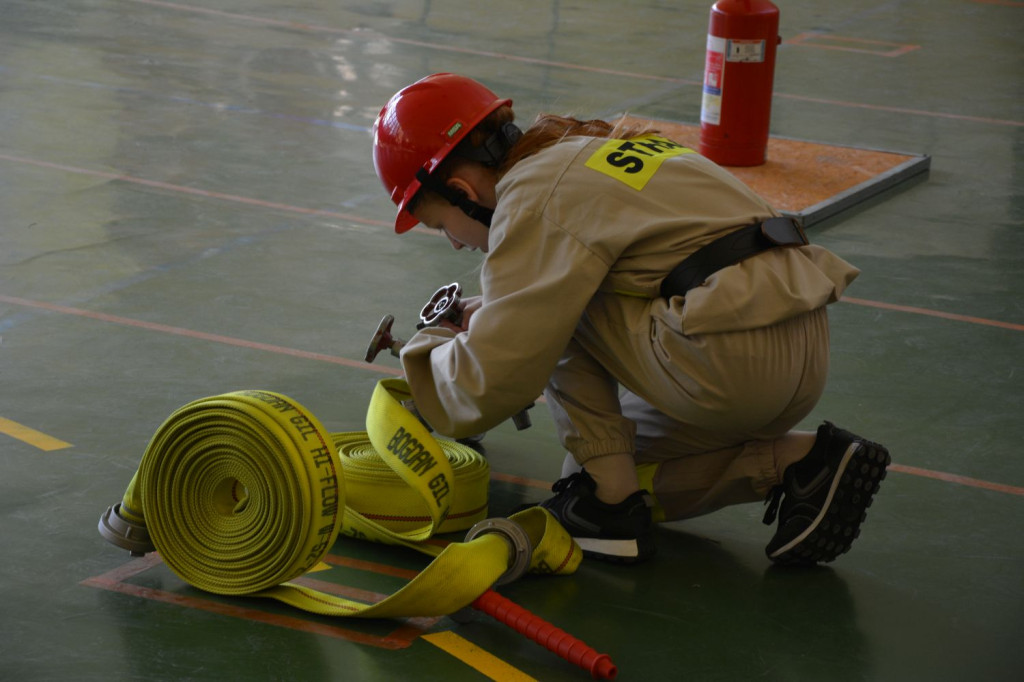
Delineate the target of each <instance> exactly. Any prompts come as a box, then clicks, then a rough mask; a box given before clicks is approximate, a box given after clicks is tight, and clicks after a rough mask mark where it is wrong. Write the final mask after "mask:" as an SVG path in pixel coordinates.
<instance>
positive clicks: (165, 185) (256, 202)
mask: <svg viewBox="0 0 1024 682" xmlns="http://www.w3.org/2000/svg"><path fill="white" fill-rule="evenodd" d="M0 159H3V160H5V161H14V162H17V163H27V164H29V165H32V166H38V167H40V168H52V169H54V170H61V171H65V172H68V173H77V174H79V175H89V176H92V177H97V178H106V179H108V180H120V181H122V182H130V183H133V184H136V185H144V186H146V187H154V188H157V189H166V190H170V191H172V192H182V193H185V194H192V195H195V196H200V197H205V198H208V199H220V200H223V201H233V202H236V203H240V204H248V205H250V206H259V207H260V208H269V209H274V210H277V211H288V212H289V213H302V214H304V215H313V216H323V217H326V218H337V219H339V220H348V221H351V222H355V223H362V224H364V225H373V226H389V225H391V223H389V222H385V221H383V220H371V219H368V218H363V217H360V216H357V215H353V214H351V213H339V212H337V211H328V210H324V209H316V208H303V207H302V206H292V205H291V204H280V203H276V202H273V201H263V200H262V199H253V198H252V197H243V196H239V195H237V194H225V193H223V192H212V191H210V190H205V189H197V188H195V187H186V186H184V185H173V184H171V183H169V182H160V181H158V180H146V179H145V178H136V177H133V176H131V175H122V174H119V173H108V172H105V171H98V170H90V169H88V168H79V167H78V166H68V165H65V164H61V163H51V162H49V161H39V160H37V159H30V158H26V157H23V156H14V155H12V154H0Z"/></svg>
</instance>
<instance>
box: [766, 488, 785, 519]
mask: <svg viewBox="0 0 1024 682" xmlns="http://www.w3.org/2000/svg"><path fill="white" fill-rule="evenodd" d="M784 490H785V488H784V486H781V485H777V486H775V487H774V488H772V489H771V490H769V491H768V497H766V498H765V500H764V503H765V505H767V506H768V509H767V510H766V511H765V513H764V518H763V519H762V520H761V522H762V523H764V525H766V526H770V525H772V524H773V523H775V517H776V516H778V514H779V504H780V503H781V502H782V493H783V491H784Z"/></svg>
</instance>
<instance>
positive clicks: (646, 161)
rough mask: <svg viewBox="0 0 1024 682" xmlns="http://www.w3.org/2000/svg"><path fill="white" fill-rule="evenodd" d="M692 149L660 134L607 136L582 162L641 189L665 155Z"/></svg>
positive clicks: (685, 152) (671, 155) (670, 155)
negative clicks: (630, 137)
mask: <svg viewBox="0 0 1024 682" xmlns="http://www.w3.org/2000/svg"><path fill="white" fill-rule="evenodd" d="M694 153H695V152H694V151H693V150H692V149H689V148H687V147H684V146H683V145H681V144H679V143H677V142H673V141H672V140H669V139H666V138H664V137H659V136H657V135H644V136H643V137H636V138H633V139H632V140H608V141H607V142H605V143H604V144H603V145H601V146H600V148H598V150H597V151H596V152H594V154H593V155H592V156H591V157H590V158H589V159H587V162H586V164H584V165H586V167H587V168H591V169H593V170H596V171H597V172H598V173H604V174H605V175H607V176H609V177H613V178H615V179H616V180H619V181H621V182H624V183H626V184H627V185H629V186H630V187H632V188H633V189H643V188H644V185H646V184H647V182H648V181H649V180H650V179H651V178H652V177H654V174H655V172H657V170H658V168H659V167H661V164H662V163H663V162H664V161H665V159H668V158H671V157H673V156H679V155H680V154H694Z"/></svg>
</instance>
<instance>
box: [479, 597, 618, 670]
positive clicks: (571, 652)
mask: <svg viewBox="0 0 1024 682" xmlns="http://www.w3.org/2000/svg"><path fill="white" fill-rule="evenodd" d="M472 606H473V608H474V609H478V610H480V611H483V612H484V613H486V614H487V615H488V616H491V617H492V618H494V619H496V620H498V621H500V622H502V623H504V624H505V625H507V626H509V627H510V628H512V629H513V630H515V631H516V632H518V633H519V634H521V635H525V636H526V637H529V638H530V639H532V640H533V641H535V642H537V644H540V645H541V646H542V647H544V648H545V649H547V650H548V651H552V652H554V653H555V654H558V655H559V656H561V657H562V658H564V659H565V660H567V661H569V662H570V663H572V664H573V665H578V666H579V667H581V668H583V669H584V670H588V671H589V672H590V676H591V677H593V678H594V679H595V680H614V679H615V676H616V675H618V674H619V669H618V668H616V667H615V664H614V663H612V659H611V657H610V656H608V654H599V653H597V651H596V650H595V649H594V648H592V647H590V646H587V644H586V643H584V642H582V641H580V640H578V639H576V638H575V637H573V636H572V635H570V634H569V633H568V632H566V631H565V630H561V629H559V628H557V627H555V626H554V625H552V624H551V623H549V622H547V621H546V620H544V619H543V618H541V617H540V616H538V615H536V614H533V613H530V612H529V611H527V610H526V609H524V608H523V607H522V606H519V605H518V604H516V603H515V602H513V601H510V600H508V599H506V598H505V597H503V596H501V595H500V594H498V593H497V592H495V591H494V590H487V591H486V592H484V593H483V594H481V595H480V596H479V597H477V598H476V601H474V602H473V604H472Z"/></svg>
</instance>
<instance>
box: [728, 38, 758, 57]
mask: <svg viewBox="0 0 1024 682" xmlns="http://www.w3.org/2000/svg"><path fill="white" fill-rule="evenodd" d="M725 55H726V56H725V59H726V61H729V62H763V61H764V41H763V40H730V41H729V49H728V51H727V52H726V53H725Z"/></svg>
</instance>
